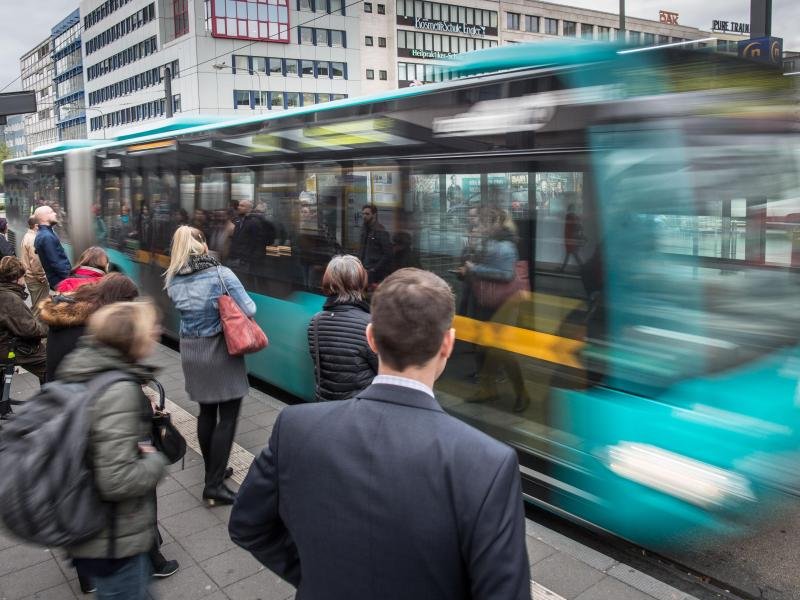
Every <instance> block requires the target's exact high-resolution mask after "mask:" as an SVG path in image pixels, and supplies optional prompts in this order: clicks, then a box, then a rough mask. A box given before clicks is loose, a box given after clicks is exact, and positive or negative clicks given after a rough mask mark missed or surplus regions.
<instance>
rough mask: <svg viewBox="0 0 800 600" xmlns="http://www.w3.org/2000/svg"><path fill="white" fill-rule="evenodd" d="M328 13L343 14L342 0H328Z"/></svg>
mask: <svg viewBox="0 0 800 600" xmlns="http://www.w3.org/2000/svg"><path fill="white" fill-rule="evenodd" d="M328 12H329V13H331V14H337V13H338V14H340V15H343V14H344V0H328Z"/></svg>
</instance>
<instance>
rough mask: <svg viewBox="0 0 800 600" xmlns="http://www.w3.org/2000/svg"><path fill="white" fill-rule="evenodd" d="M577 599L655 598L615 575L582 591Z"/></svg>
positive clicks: (636, 599) (639, 599)
mask: <svg viewBox="0 0 800 600" xmlns="http://www.w3.org/2000/svg"><path fill="white" fill-rule="evenodd" d="M575 600H653V597H652V596H650V595H649V594H645V593H644V592H640V591H639V590H637V589H636V588H632V587H631V586H629V585H627V584H625V583H622V582H621V581H619V580H617V579H614V578H613V577H606V578H605V579H601V580H600V581H599V582H598V583H596V584H594V585H593V586H592V587H590V588H589V589H588V590H586V591H585V592H583V593H581V594H580V595H579V596H578V597H577V598H576V599H575Z"/></svg>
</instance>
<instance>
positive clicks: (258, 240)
mask: <svg viewBox="0 0 800 600" xmlns="http://www.w3.org/2000/svg"><path fill="white" fill-rule="evenodd" d="M236 211H237V212H238V213H239V214H238V216H237V217H236V219H235V220H234V221H233V224H234V229H233V235H232V236H231V249H230V258H231V260H234V261H241V262H242V263H245V264H251V263H253V262H257V261H259V260H260V259H262V258H263V257H264V256H266V253H267V249H266V248H267V246H268V245H269V244H272V243H273V242H274V241H275V228H274V227H273V226H272V224H271V223H269V222H268V221H266V220H265V219H264V218H263V217H262V215H259V214H256V213H254V212H253V203H252V202H251V201H250V200H242V201H241V202H239V204H238V205H237V207H236Z"/></svg>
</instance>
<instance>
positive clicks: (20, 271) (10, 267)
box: [0, 256, 25, 283]
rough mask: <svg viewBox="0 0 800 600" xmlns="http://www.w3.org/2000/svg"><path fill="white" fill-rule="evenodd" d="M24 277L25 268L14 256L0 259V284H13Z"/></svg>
mask: <svg viewBox="0 0 800 600" xmlns="http://www.w3.org/2000/svg"><path fill="white" fill-rule="evenodd" d="M23 275H25V267H23V266H22V263H21V262H19V259H18V258H17V257H16V256H4V257H3V258H2V259H0V283H14V282H15V281H17V280H18V279H19V278H20V277H22V276H23Z"/></svg>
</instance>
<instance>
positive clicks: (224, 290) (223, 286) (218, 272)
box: [217, 267, 231, 296]
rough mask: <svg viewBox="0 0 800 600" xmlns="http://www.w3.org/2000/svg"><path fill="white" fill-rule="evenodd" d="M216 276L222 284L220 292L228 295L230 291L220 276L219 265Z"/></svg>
mask: <svg viewBox="0 0 800 600" xmlns="http://www.w3.org/2000/svg"><path fill="white" fill-rule="evenodd" d="M217 277H219V283H220V285H221V286H222V292H223V294H224V295H226V296H230V295H231V293H230V292H229V291H228V286H227V285H225V280H224V279H223V278H222V271H221V270H220V268H219V267H217Z"/></svg>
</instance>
